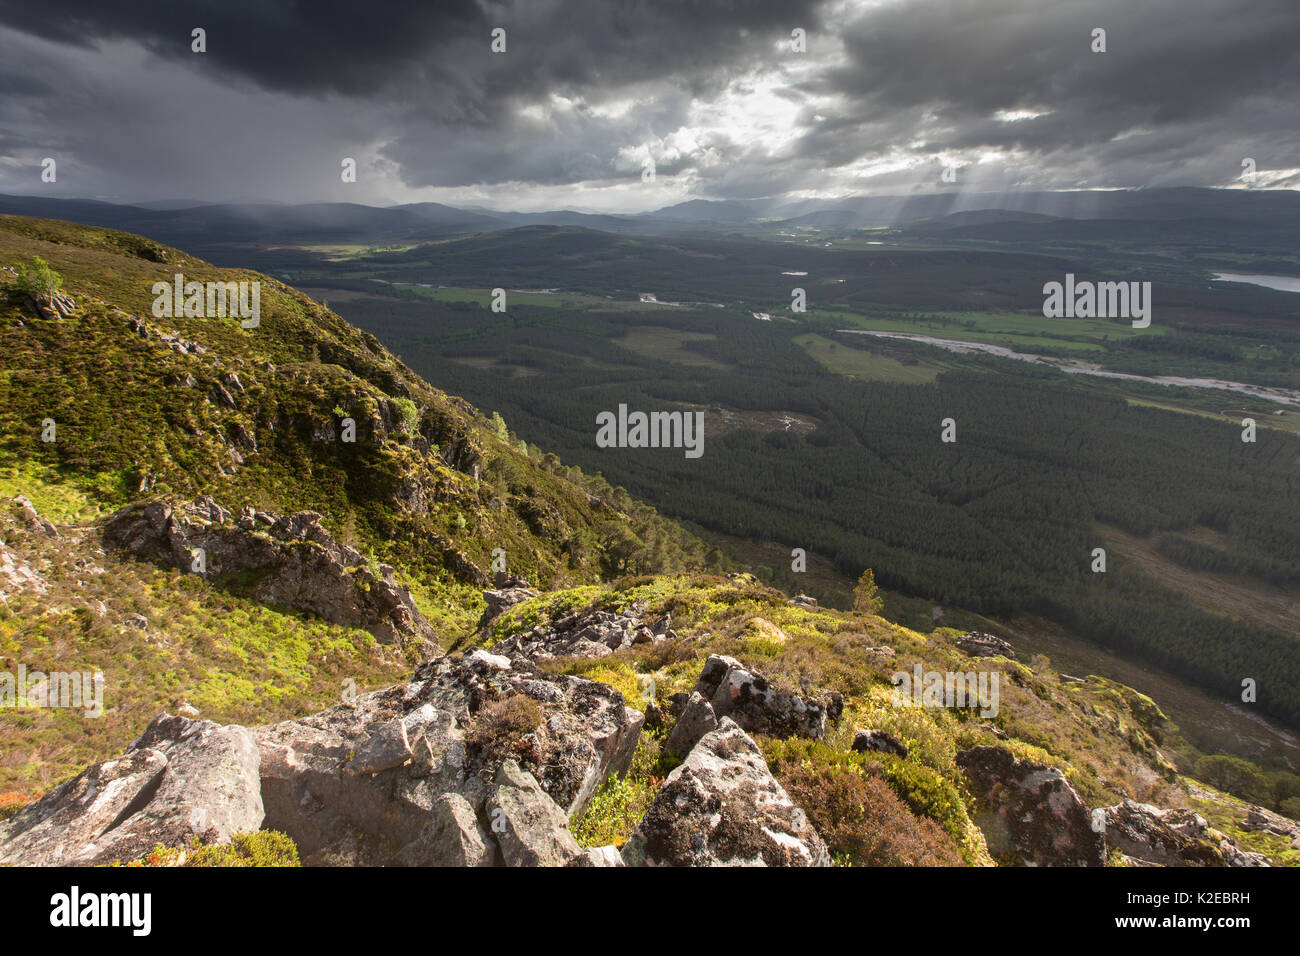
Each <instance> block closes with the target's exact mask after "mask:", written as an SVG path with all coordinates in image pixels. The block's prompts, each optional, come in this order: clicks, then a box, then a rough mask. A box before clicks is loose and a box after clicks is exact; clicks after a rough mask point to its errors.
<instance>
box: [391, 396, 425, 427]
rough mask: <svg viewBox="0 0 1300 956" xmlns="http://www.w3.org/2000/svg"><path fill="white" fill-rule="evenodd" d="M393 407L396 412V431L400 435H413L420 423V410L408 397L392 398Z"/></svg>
mask: <svg viewBox="0 0 1300 956" xmlns="http://www.w3.org/2000/svg"><path fill="white" fill-rule="evenodd" d="M393 409H394V410H395V411H396V412H397V431H398V434H401V435H413V434H415V430H416V428H417V427H418V426H419V424H420V410H419V409H418V408H416V407H415V402H413V401H411V400H410V399H409V398H395V399H393Z"/></svg>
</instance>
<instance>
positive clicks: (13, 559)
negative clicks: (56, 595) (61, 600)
mask: <svg viewBox="0 0 1300 956" xmlns="http://www.w3.org/2000/svg"><path fill="white" fill-rule="evenodd" d="M49 589H50V584H49V582H48V581H46V580H45V578H44V577H42V576H41V575H40V573H38V572H37V571H36V569H35V568H33V567H32V566H31V564H29V563H28V562H27V561H25V560H24V559H23V558H22V557H21V556H20V555H18V554H17V553H15V552H13V551H10V550H9V549H8V548H7V547H5V544H4V542H3V541H0V601H6V600H8V598H9V596H10V595H12V594H17V593H19V592H22V591H29V592H31V593H32V594H46V593H48V592H49Z"/></svg>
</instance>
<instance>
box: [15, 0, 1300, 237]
mask: <svg viewBox="0 0 1300 956" xmlns="http://www.w3.org/2000/svg"><path fill="white" fill-rule="evenodd" d="M196 28H202V29H203V30H204V31H205V43H206V51H205V52H195V51H194V49H193V48H192V47H193V42H194V41H193V38H192V37H193V34H192V31H193V30H194V29H196ZM1099 29H1100V30H1104V31H1105V34H1104V42H1105V51H1104V52H1097V51H1095V50H1094V47H1096V46H1097V45H1098V40H1097V39H1096V37H1095V32H1094V31H1096V30H1099ZM494 30H503V31H504V46H505V49H504V51H503V52H497V51H494V50H493V31H494ZM796 31H801V32H796ZM799 38H802V42H800V39H799ZM500 45H501V44H500V40H498V41H497V46H498V47H499V46H500ZM1298 116H1300V0H821V2H818V0H752V2H751V0H518V2H481V0H434V2H428V0H426V2H410V3H394V2H388V0H367V2H366V3H364V4H357V3H342V2H336V0H296V2H295V0H191V2H186V3H175V2H157V0H156V2H143V0H121V2H110V0H43V2H40V3H34V2H32V0H0V192H4V193H22V194H35V195H47V196H63V197H69V196H76V197H81V198H95V199H103V200H107V201H113V202H142V201H158V200H170V199H193V200H202V201H211V202H222V201H233V200H240V201H244V200H250V201H273V202H314V201H331V202H334V201H352V202H361V203H368V204H374V205H388V204H393V203H406V202H426V201H432V202H442V203H447V204H449V205H457V206H483V207H487V208H492V209H503V210H504V209H512V210H519V211H537V210H543V209H560V208H570V209H579V210H583V211H602V212H637V211H644V210H651V209H656V208H659V207H662V206H666V205H671V204H673V203H677V202H682V201H686V200H691V199H713V200H716V199H760V198H773V197H784V198H788V199H791V200H794V199H804V198H834V197H839V196H846V195H872V194H889V195H900V194H913V193H917V192H924V191H932V190H937V189H944V188H948V189H951V188H958V189H967V190H972V191H984V192H989V191H998V192H1001V191H1007V190H1017V189H1036V190H1038V189H1089V188H1092V189H1096V188H1134V187H1155V186H1221V187H1232V188H1246V187H1247V184H1246V183H1245V182H1243V181H1242V179H1241V176H1242V173H1243V165H1242V164H1243V161H1245V160H1247V159H1250V160H1253V162H1254V169H1255V170H1256V176H1255V179H1254V180H1253V182H1252V183H1251V184H1249V188H1269V187H1285V188H1297V187H1300V123H1297V117H1298ZM46 158H53V159H54V160H55V163H56V166H55V171H56V181H55V182H53V183H49V182H43V181H42V179H41V172H42V165H41V164H42V161H43V160H44V159H46ZM345 158H351V159H353V160H355V162H356V181H355V182H344V181H343V177H342V163H343V160H344V159H345ZM647 161H652V162H653V172H654V175H653V177H652V178H651V177H649V176H648V174H647ZM945 168H949V169H951V170H952V172H951V173H950V176H952V177H955V180H956V181H955V182H952V183H944V182H943V180H942V173H943V170H944V169H945Z"/></svg>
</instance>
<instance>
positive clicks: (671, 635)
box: [484, 592, 677, 661]
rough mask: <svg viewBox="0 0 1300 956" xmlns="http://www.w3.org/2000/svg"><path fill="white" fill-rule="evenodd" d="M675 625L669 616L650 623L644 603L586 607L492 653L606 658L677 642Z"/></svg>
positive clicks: (513, 638) (500, 644) (506, 640)
mask: <svg viewBox="0 0 1300 956" xmlns="http://www.w3.org/2000/svg"><path fill="white" fill-rule="evenodd" d="M491 593H494V592H486V593H485V594H484V597H487V594H491ZM523 599H526V598H521V600H523ZM489 610H491V605H490V604H489ZM671 623H672V621H671V618H670V617H667V616H665V617H663V618H661V619H659V620H658V621H656V622H654V623H653V624H652V623H650V622H649V621H647V620H646V618H645V606H644V605H642V604H634V605H632V606H631V607H629V608H625V609H624V610H622V611H619V612H617V613H615V612H613V611H604V610H599V609H596V608H586V609H584V610H582V611H576V612H574V613H572V614H566V615H565V616H563V617H561V618H558V619H556V620H555V621H553V622H551V623H550V624H549V625H537V626H535V627H532V628H529V629H528V630H527V631H523V632H521V633H519V634H512V635H510V636H509V637H507V638H504V639H502V640H500V641H497V642H496V643H495V644H494V645H492V651H493V653H496V654H505V655H507V656H508V657H522V658H527V659H528V660H534V661H543V660H548V659H550V658H554V657H604V656H606V655H608V654H612V653H613V652H614V651H617V650H622V649H624V648H628V647H632V646H634V645H638V644H658V643H660V642H662V641H668V640H675V639H676V638H677V634H676V632H674V631H673V629H672V627H671V626H670V625H671Z"/></svg>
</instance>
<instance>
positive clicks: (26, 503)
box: [13, 495, 59, 538]
mask: <svg viewBox="0 0 1300 956" xmlns="http://www.w3.org/2000/svg"><path fill="white" fill-rule="evenodd" d="M13 504H14V508H15V509H16V510H17V512H18V517H19V519H20V520H21V521H22V523H23V526H24V527H25V528H26V529H27V530H28V531H29V532H30V533H32V534H40V535H44V536H45V537H47V538H57V537H58V536H59V531H58V529H57V528H55V527H54V525H53V524H51V523H50V522H49V521H47V520H46V519H45V518H43V517H41V515H40V513H39V512H37V510H36V506H35V505H33V504H32V502H31V499H30V498H28V497H27V496H26V495H16V496H15V497H14V499H13Z"/></svg>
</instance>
